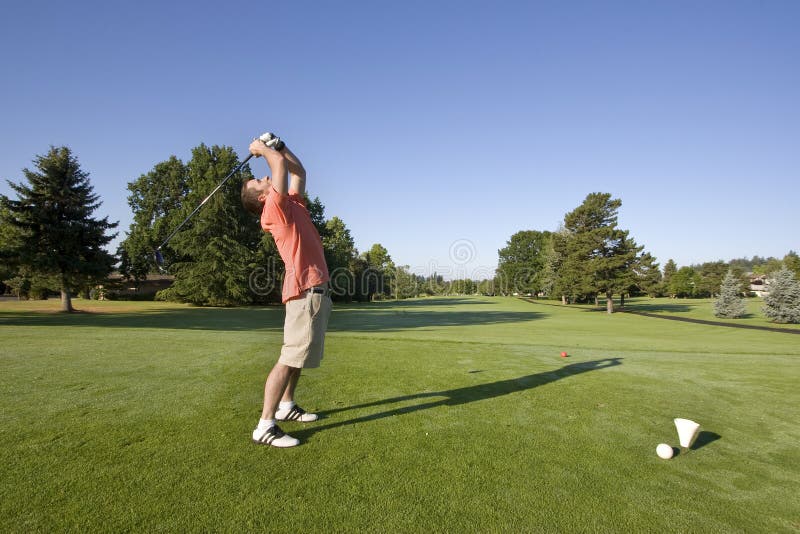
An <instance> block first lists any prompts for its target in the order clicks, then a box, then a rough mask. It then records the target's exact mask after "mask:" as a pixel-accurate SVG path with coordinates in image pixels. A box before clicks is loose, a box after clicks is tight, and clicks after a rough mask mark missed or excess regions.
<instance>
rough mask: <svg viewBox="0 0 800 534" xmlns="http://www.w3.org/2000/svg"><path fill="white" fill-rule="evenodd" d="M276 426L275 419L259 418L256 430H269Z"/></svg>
mask: <svg viewBox="0 0 800 534" xmlns="http://www.w3.org/2000/svg"><path fill="white" fill-rule="evenodd" d="M273 426H275V419H259V420H258V427H257V428H256V430H267V429H269V428H271V427H273Z"/></svg>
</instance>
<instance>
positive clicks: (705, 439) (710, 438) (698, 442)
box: [672, 430, 722, 458]
mask: <svg viewBox="0 0 800 534" xmlns="http://www.w3.org/2000/svg"><path fill="white" fill-rule="evenodd" d="M718 439H722V436H720V435H719V434H717V433H716V432H708V431H705V430H701V431H700V433H699V434H697V438H695V440H694V443H692V446H691V447H689V450H683V449H681V448H680V447H672V457H673V458H674V457H676V456H678V455H681V454H686V453H688V452H689V451H696V450H697V449H702V448H703V447H705V446H706V445H710V444H711V443H714V442H715V441H717V440H718Z"/></svg>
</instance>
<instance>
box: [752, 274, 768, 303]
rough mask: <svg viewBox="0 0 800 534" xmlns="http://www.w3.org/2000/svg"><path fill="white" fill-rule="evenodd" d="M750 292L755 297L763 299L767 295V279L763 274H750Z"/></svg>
mask: <svg viewBox="0 0 800 534" xmlns="http://www.w3.org/2000/svg"><path fill="white" fill-rule="evenodd" d="M749 276H750V291H752V292H753V293H755V295H756V296H757V297H763V296H764V295H766V294H767V293H769V279H768V278H767V275H765V274H753V273H750V275H749Z"/></svg>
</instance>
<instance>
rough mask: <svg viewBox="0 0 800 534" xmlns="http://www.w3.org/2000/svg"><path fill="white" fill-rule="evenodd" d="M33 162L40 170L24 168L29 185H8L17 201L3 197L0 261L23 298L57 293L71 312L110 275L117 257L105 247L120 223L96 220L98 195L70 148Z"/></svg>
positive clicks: (52, 151)
mask: <svg viewBox="0 0 800 534" xmlns="http://www.w3.org/2000/svg"><path fill="white" fill-rule="evenodd" d="M33 163H34V168H35V170H29V169H23V174H24V175H25V179H26V181H27V183H24V182H22V183H18V184H16V183H12V182H9V185H10V186H11V188H12V189H13V190H14V191H15V192H16V194H17V199H16V200H12V199H10V198H8V197H5V196H2V197H0V205H2V211H0V217H2V221H0V223H2V224H0V226H2V227H3V228H4V230H3V232H2V235H0V240H1V241H2V247H3V249H4V250H3V252H2V254H0V257H2V258H4V259H3V264H4V265H5V266H6V267H5V269H6V272H9V271H13V272H14V273H16V276H15V277H14V279H12V280H11V284H10V285H12V287H15V289H16V290H17V291H18V294H20V293H27V292H29V291H32V290H34V289H35V288H36V286H37V285H38V286H39V287H40V288H41V289H42V293H44V294H46V290H47V289H56V290H58V291H60V292H61V309H62V311H65V312H71V311H73V308H72V295H73V294H74V293H75V292H77V291H87V290H88V288H89V287H91V286H93V285H94V284H96V283H98V282H99V281H101V280H103V279H104V278H105V277H106V276H107V275H108V274H109V272H110V271H111V269H112V267H113V265H114V261H115V258H114V256H113V255H111V254H109V253H108V252H106V250H105V246H106V245H107V244H108V243H109V242H110V241H111V240H112V239H113V238H114V236H115V235H116V234H108V233H107V232H109V231H111V230H113V229H114V228H116V227H117V223H116V222H109V220H108V218H107V217H104V218H102V219H98V218H94V217H93V213H94V212H95V210H97V208H98V207H100V205H101V202H100V201H99V196H98V195H96V194H95V193H94V188H93V187H92V185H91V183H90V181H89V173H87V172H85V171H83V170H82V169H81V167H80V164H79V162H78V159H77V157H76V156H74V155H73V154H72V151H71V150H70V149H69V148H67V147H51V148H50V150H49V151H48V152H47V154H45V155H44V156H36V157H35V158H34V160H33Z"/></svg>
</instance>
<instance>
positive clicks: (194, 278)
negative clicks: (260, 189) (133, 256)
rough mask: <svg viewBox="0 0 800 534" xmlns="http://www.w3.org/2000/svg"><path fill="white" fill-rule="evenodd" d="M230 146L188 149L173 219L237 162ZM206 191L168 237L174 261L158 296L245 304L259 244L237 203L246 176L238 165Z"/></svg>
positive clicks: (256, 233) (251, 223) (258, 236)
mask: <svg viewBox="0 0 800 534" xmlns="http://www.w3.org/2000/svg"><path fill="white" fill-rule="evenodd" d="M238 163H239V161H238V157H237V156H236V153H235V152H234V151H233V149H232V148H230V147H219V146H213V147H210V148H209V147H207V146H205V145H200V146H199V147H197V148H195V149H194V150H193V151H192V159H191V161H190V162H189V163H188V165H187V171H188V173H187V180H186V187H187V190H188V191H189V193H188V195H187V196H186V198H185V200H184V201H183V202H182V203H181V207H180V209H179V210H175V212H176V213H175V217H174V219H173V221H174V220H181V221H182V220H184V219H185V218H186V216H188V215H189V214H190V213H191V212H192V210H194V209H195V208H196V207H197V206H198V205H199V204H200V202H201V201H202V200H203V199H204V198H205V197H206V196H207V195H208V193H209V192H210V191H213V189H214V188H215V187H216V186H217V185H218V184H219V183H220V182H221V181H222V179H223V178H224V177H225V176H227V174H228V173H229V172H230V171H231V170H232V169H233V168H234V167H236V165H238ZM240 174H241V176H240V177H238V178H239V179H238V180H237V179H231V180H229V181H228V183H226V184H225V187H223V188H222V189H221V190H220V191H218V192H217V194H216V195H214V197H212V198H211V199H210V200H209V201H208V203H206V205H205V206H203V209H202V210H200V211H199V212H198V213H197V214H196V215H195V216H194V217H193V218H192V219H191V221H190V222H189V223H188V224H187V225H186V226H185V227H184V228H183V229H182V230H181V231H180V232H178V233H177V234H176V235H175V237H173V238H172V240H171V241H170V247H171V249H172V250H173V253H174V257H175V263H174V264H173V265H172V266H171V270H172V272H174V274H175V282H174V283H173V285H172V287H170V288H169V289H166V290H164V291H162V292H160V293H159V298H163V299H167V300H178V301H183V302H190V303H192V304H198V305H203V306H233V305H236V304H248V303H251V302H252V301H253V299H254V298H255V294H254V293H253V291H252V290H251V288H250V274H251V273H252V272H253V269H254V268H255V267H256V261H257V259H258V252H259V250H260V249H261V248H262V233H263V232H262V231H261V229H260V228H259V226H258V224H257V223H256V222H255V221H254V220H253V217H252V216H251V215H249V214H248V213H247V212H245V210H244V209H242V206H241V200H240V188H241V183H242V180H246V179H249V178H251V177H252V175H251V174H250V172H249V170H243V171H240Z"/></svg>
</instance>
